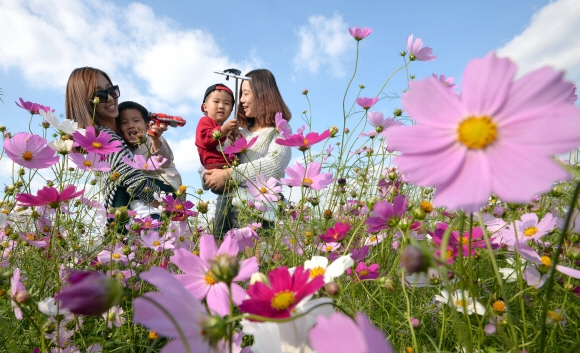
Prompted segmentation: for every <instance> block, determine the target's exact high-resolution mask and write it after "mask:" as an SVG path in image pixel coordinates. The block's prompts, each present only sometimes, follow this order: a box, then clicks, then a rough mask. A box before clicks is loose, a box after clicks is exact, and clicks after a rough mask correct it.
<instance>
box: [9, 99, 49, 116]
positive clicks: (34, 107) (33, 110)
mask: <svg viewBox="0 0 580 353" xmlns="http://www.w3.org/2000/svg"><path fill="white" fill-rule="evenodd" d="M15 103H16V105H17V106H19V107H20V108H22V109H24V110H26V111H28V112H29V113H30V114H40V112H39V110H40V109H42V110H44V111H45V112H49V111H51V112H54V109H52V110H51V109H50V107H48V106H44V105H41V104H38V103H32V102H29V101H26V102H25V101H24V99H22V98H20V104H18V102H15ZM21 104H22V105H21Z"/></svg>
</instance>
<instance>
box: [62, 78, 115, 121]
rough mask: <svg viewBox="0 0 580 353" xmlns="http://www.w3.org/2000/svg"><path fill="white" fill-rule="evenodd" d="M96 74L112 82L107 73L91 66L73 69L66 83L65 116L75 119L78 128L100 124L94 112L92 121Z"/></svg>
mask: <svg viewBox="0 0 580 353" xmlns="http://www.w3.org/2000/svg"><path fill="white" fill-rule="evenodd" d="M97 74H101V75H103V76H104V77H105V78H106V79H107V81H109V83H110V84H111V85H112V84H113V82H112V81H111V79H110V78H109V75H107V74H106V73H105V72H104V71H101V70H99V69H95V68H93V67H81V68H78V69H74V70H73V72H72V73H71V74H70V77H69V79H68V83H67V84H66V98H65V106H66V118H67V119H70V120H74V121H76V122H77V123H78V124H79V128H83V129H86V128H87V127H88V126H96V125H101V124H100V121H99V117H98V116H97V115H96V114H95V118H94V121H93V111H94V108H95V106H94V104H93V103H92V100H93V98H94V97H95V93H96V92H97Z"/></svg>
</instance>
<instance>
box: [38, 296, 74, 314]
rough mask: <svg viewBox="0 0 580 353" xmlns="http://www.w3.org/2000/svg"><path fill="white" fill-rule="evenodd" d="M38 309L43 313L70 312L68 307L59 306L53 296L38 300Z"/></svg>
mask: <svg viewBox="0 0 580 353" xmlns="http://www.w3.org/2000/svg"><path fill="white" fill-rule="evenodd" d="M38 310H40V312H41V313H43V314H46V315H50V316H54V315H66V314H68V313H69V311H68V309H65V308H59V306H58V305H57V304H56V301H55V300H54V298H53V297H48V298H44V299H43V300H42V301H40V302H38Z"/></svg>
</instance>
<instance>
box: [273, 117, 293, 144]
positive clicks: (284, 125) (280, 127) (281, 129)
mask: <svg viewBox="0 0 580 353" xmlns="http://www.w3.org/2000/svg"><path fill="white" fill-rule="evenodd" d="M274 123H275V124H276V131H278V133H279V134H280V135H282V137H284V138H287V137H288V136H290V135H292V130H290V126H288V120H286V119H284V118H283V117H282V113H276V116H275V117H274Z"/></svg>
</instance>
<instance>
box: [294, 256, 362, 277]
mask: <svg viewBox="0 0 580 353" xmlns="http://www.w3.org/2000/svg"><path fill="white" fill-rule="evenodd" d="M353 265H354V261H353V260H352V258H351V257H350V254H349V255H345V256H341V257H339V258H338V259H336V260H334V261H333V262H332V263H331V264H330V265H329V264H328V258H326V257H324V256H312V259H310V260H306V262H304V269H305V270H307V269H308V270H310V278H314V277H317V276H321V275H324V283H328V282H331V281H332V280H333V279H334V278H336V277H338V276H341V275H342V274H343V273H344V272H345V271H346V269H347V268H350V267H352V266H353Z"/></svg>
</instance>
